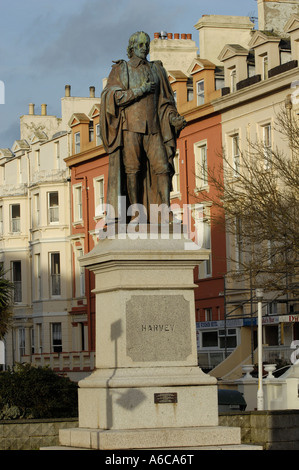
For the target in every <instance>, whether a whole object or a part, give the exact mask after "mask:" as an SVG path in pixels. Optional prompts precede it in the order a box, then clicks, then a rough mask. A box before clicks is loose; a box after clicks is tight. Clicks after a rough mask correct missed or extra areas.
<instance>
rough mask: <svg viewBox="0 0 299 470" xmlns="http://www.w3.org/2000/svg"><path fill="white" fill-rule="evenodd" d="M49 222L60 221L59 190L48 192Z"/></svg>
mask: <svg viewBox="0 0 299 470" xmlns="http://www.w3.org/2000/svg"><path fill="white" fill-rule="evenodd" d="M48 222H49V223H50V224H55V223H58V222H59V198H58V191H55V192H51V193H48Z"/></svg>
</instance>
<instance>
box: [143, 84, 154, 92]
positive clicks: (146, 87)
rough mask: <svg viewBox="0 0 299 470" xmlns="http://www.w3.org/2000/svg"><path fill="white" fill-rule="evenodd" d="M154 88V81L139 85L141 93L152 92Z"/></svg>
mask: <svg viewBox="0 0 299 470" xmlns="http://www.w3.org/2000/svg"><path fill="white" fill-rule="evenodd" d="M155 89H156V84H155V82H144V83H143V85H142V86H141V90H142V91H143V93H154V92H155Z"/></svg>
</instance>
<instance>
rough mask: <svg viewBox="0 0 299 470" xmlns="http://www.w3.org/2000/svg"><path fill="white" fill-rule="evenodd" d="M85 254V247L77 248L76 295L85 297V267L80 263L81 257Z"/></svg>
mask: <svg viewBox="0 0 299 470" xmlns="http://www.w3.org/2000/svg"><path fill="white" fill-rule="evenodd" d="M81 256H83V249H82V248H77V249H76V250H75V257H76V266H75V270H76V271H75V273H76V276H75V278H76V281H75V282H76V297H84V296H85V268H84V267H83V266H81V265H80V263H79V258H81Z"/></svg>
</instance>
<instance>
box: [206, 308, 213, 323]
mask: <svg viewBox="0 0 299 470" xmlns="http://www.w3.org/2000/svg"><path fill="white" fill-rule="evenodd" d="M212 319H213V318H212V309H211V308H205V321H212Z"/></svg>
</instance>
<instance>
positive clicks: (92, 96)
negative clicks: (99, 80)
mask: <svg viewBox="0 0 299 470" xmlns="http://www.w3.org/2000/svg"><path fill="white" fill-rule="evenodd" d="M89 97H90V98H94V97H95V87H94V86H90V87H89Z"/></svg>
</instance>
